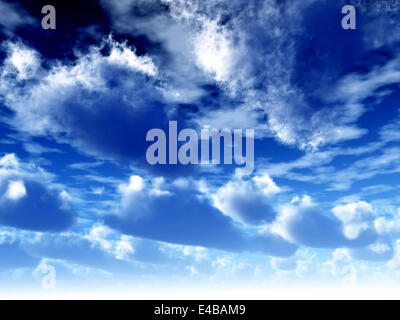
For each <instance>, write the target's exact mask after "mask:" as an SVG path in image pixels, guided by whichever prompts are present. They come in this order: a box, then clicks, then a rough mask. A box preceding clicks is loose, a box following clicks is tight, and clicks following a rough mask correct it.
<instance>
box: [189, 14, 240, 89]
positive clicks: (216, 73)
mask: <svg viewBox="0 0 400 320" xmlns="http://www.w3.org/2000/svg"><path fill="white" fill-rule="evenodd" d="M193 42H194V50H195V54H196V57H197V64H198V65H199V66H200V67H201V68H202V69H203V70H204V71H205V72H207V73H209V74H210V75H212V76H213V78H214V79H215V80H216V81H227V80H228V79H229V77H230V73H231V68H232V65H233V63H234V53H233V51H234V49H233V47H234V46H233V44H232V43H231V41H230V35H229V34H228V32H227V31H226V30H225V29H223V28H222V27H220V26H218V25H217V22H216V21H210V20H206V21H204V22H203V25H202V30H201V31H200V32H199V34H197V35H196V36H195V38H194V40H193Z"/></svg>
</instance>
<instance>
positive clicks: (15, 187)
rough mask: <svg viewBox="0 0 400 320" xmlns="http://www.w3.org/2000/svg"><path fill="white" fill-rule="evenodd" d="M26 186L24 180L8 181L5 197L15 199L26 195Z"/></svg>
mask: <svg viewBox="0 0 400 320" xmlns="http://www.w3.org/2000/svg"><path fill="white" fill-rule="evenodd" d="M26 194H27V193H26V188H25V185H24V182H23V181H21V180H19V181H10V182H9V185H8V189H7V192H6V197H7V198H8V199H10V200H13V201H17V200H19V199H21V198H23V197H25V196H26Z"/></svg>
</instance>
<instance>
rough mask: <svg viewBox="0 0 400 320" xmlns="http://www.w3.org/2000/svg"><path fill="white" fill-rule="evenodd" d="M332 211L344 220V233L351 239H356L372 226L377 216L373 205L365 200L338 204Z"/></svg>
mask: <svg viewBox="0 0 400 320" xmlns="http://www.w3.org/2000/svg"><path fill="white" fill-rule="evenodd" d="M332 212H333V213H334V215H335V216H336V217H337V218H339V219H340V220H341V221H342V222H343V225H344V233H345V235H346V237H348V238H349V239H355V238H357V237H358V236H359V234H360V233H361V232H362V231H364V230H367V229H369V228H371V227H372V226H373V220H374V218H375V217H376V213H375V211H374V209H373V208H372V206H371V205H370V204H369V203H366V202H364V201H360V202H356V203H349V204H346V205H339V206H336V207H335V208H333V209H332Z"/></svg>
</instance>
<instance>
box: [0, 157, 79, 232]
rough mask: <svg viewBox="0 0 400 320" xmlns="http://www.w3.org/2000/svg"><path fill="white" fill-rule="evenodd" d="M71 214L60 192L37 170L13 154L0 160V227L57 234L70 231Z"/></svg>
mask: <svg viewBox="0 0 400 320" xmlns="http://www.w3.org/2000/svg"><path fill="white" fill-rule="evenodd" d="M75 218H76V217H75V213H74V212H73V211H72V210H71V209H70V208H69V206H68V204H67V203H66V202H65V201H64V200H63V199H62V196H61V190H59V189H57V188H55V187H53V188H52V187H51V179H50V177H49V176H48V175H46V173H45V172H44V171H42V170H41V169H40V168H39V167H35V166H33V165H31V164H26V163H21V162H20V161H19V160H18V159H17V158H16V157H15V155H13V154H8V155H5V156H3V157H2V158H0V224H1V225H3V226H9V227H15V228H18V229H24V230H34V231H47V232H59V231H64V230H67V229H68V228H70V227H71V226H72V225H73V224H74V222H75Z"/></svg>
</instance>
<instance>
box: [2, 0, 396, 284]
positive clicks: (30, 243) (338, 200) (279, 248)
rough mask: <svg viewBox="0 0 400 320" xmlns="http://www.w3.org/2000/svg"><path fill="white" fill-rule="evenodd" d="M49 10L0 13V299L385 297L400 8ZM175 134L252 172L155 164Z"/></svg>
mask: <svg viewBox="0 0 400 320" xmlns="http://www.w3.org/2000/svg"><path fill="white" fill-rule="evenodd" d="M46 4H47V3H46V1H5V0H0V12H1V13H2V17H3V18H2V20H1V21H0V41H1V44H0V133H1V135H0V279H1V280H0V281H1V282H2V283H4V286H2V288H18V290H21V291H23V290H25V289H27V288H28V287H29V288H39V289H40V279H41V276H42V275H41V274H40V270H41V269H40V268H41V266H43V264H48V265H53V266H55V268H56V270H57V289H56V290H63V289H67V288H70V287H72V288H80V287H85V288H94V287H95V286H99V285H104V287H110V288H120V287H124V286H125V287H126V288H133V287H135V286H137V285H139V284H141V285H143V286H152V287H157V286H159V285H161V284H165V283H167V284H168V283H175V284H176V283H182V286H183V287H185V286H187V287H189V286H192V285H194V286H195V285H196V284H204V283H206V284H207V283H210V284H212V283H221V285H224V284H229V285H232V284H234V285H235V284H236V288H239V287H240V286H241V285H242V284H243V283H247V284H249V283H254V284H255V285H256V284H259V283H264V284H265V285H271V284H273V285H276V286H283V287H285V286H286V285H291V284H294V283H296V284H299V285H300V286H301V285H304V286H306V285H308V284H310V283H317V284H326V285H327V286H329V285H330V284H333V283H335V284H338V283H339V284H340V285H343V286H357V285H362V284H371V285H373V284H374V283H380V284H382V283H390V284H391V285H393V284H397V282H398V281H399V279H400V272H399V270H400V197H399V195H398V192H397V190H398V188H399V182H398V178H399V176H400V157H399V155H400V145H399V141H400V114H399V105H398V103H399V101H400V93H399V92H400V91H399V83H400V32H399V31H400V24H399V21H400V20H399V19H400V17H399V13H400V12H399V10H400V2H399V1H398V0H380V1H377V0H376V1H368V2H367V1H365V2H364V1H355V0H354V1H353V0H348V1H339V0H338V1H332V0H329V1H328V0H302V1H300V0H298V1H297V0H295V1H278V0H275V1H273V0H246V1H241V0H236V1H227V0H213V1H201V0H190V1H183V0H124V1H111V0H92V1H55V2H54V4H53V5H54V6H55V8H56V10H57V29H56V30H43V29H42V27H41V19H42V17H43V15H42V14H41V8H42V7H43V6H44V5H46ZM346 4H351V5H354V6H355V8H356V10H357V29H356V30H344V29H342V24H341V21H342V18H343V17H344V15H343V14H342V13H341V10H342V7H343V6H344V5H346ZM169 121H177V122H178V127H179V129H183V128H192V129H195V130H198V131H199V130H201V129H202V128H207V127H211V128H216V129H224V128H228V129H232V130H233V129H243V130H244V129H254V130H255V137H256V139H255V168H254V171H253V173H252V174H251V175H245V176H244V175H241V174H239V171H238V170H236V169H237V166H236V165H188V166H184V165H166V166H151V165H149V164H148V163H147V162H146V157H145V156H146V149H147V148H148V146H149V142H147V141H146V133H147V132H148V131H149V130H151V129H153V128H162V129H165V130H167V128H168V122H169ZM38 270H39V271H38Z"/></svg>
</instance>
